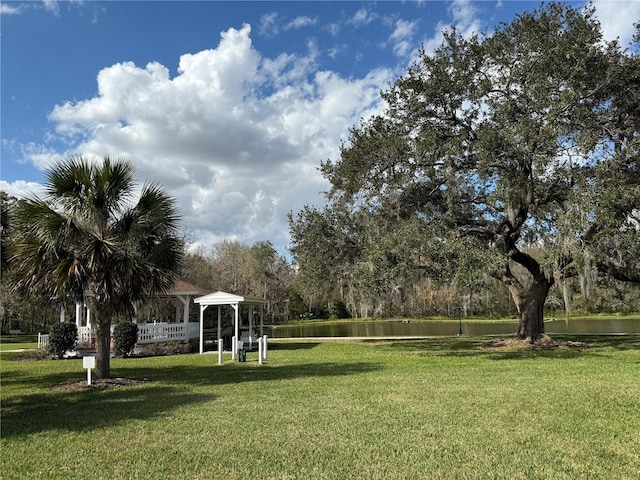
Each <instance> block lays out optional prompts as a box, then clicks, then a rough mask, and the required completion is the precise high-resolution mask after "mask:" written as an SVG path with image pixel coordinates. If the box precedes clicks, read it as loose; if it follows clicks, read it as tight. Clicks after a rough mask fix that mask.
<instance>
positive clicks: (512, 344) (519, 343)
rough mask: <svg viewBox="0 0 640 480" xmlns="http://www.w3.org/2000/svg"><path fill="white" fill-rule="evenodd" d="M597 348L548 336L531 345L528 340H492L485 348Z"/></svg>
mask: <svg viewBox="0 0 640 480" xmlns="http://www.w3.org/2000/svg"><path fill="white" fill-rule="evenodd" d="M597 346H598V345H597V344H595V343H587V342H574V341H571V340H567V341H564V340H554V339H553V338H551V337H550V336H548V335H543V336H542V337H541V338H539V339H538V341H536V342H535V343H531V341H530V340H529V339H519V338H504V339H500V340H493V341H492V342H491V343H489V344H488V345H487V348H493V349H499V348H523V347H527V348H593V347H597Z"/></svg>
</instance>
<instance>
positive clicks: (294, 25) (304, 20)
mask: <svg viewBox="0 0 640 480" xmlns="http://www.w3.org/2000/svg"><path fill="white" fill-rule="evenodd" d="M316 23H318V17H313V18H312V17H296V18H294V19H293V20H291V21H290V22H289V23H287V24H286V25H285V26H284V29H285V30H297V29H298V28H303V27H312V26H314V25H315V24H316Z"/></svg>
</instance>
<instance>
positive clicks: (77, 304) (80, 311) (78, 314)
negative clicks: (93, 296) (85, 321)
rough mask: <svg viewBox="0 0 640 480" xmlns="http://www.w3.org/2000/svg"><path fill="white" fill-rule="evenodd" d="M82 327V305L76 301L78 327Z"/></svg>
mask: <svg viewBox="0 0 640 480" xmlns="http://www.w3.org/2000/svg"><path fill="white" fill-rule="evenodd" d="M81 326H82V304H81V303H80V302H78V301H76V327H77V328H80V327H81Z"/></svg>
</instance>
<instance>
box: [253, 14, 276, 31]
mask: <svg viewBox="0 0 640 480" xmlns="http://www.w3.org/2000/svg"><path fill="white" fill-rule="evenodd" d="M278 32H279V27H278V14H277V13H276V12H269V13H265V14H264V15H262V17H260V26H259V27H258V33H260V34H261V35H266V36H275V35H277V34H278Z"/></svg>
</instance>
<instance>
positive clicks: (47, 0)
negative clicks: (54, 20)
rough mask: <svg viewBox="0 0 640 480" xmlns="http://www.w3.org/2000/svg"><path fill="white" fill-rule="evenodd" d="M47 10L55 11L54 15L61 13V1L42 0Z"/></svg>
mask: <svg viewBox="0 0 640 480" xmlns="http://www.w3.org/2000/svg"><path fill="white" fill-rule="evenodd" d="M42 4H43V5H44V8H45V10H47V11H48V12H51V13H53V14H54V15H56V16H57V15H60V3H59V2H58V0H42Z"/></svg>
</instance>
